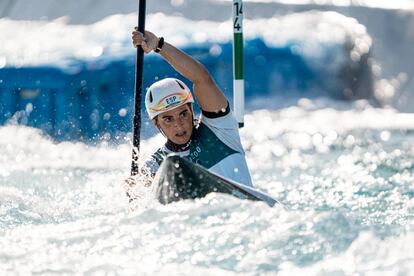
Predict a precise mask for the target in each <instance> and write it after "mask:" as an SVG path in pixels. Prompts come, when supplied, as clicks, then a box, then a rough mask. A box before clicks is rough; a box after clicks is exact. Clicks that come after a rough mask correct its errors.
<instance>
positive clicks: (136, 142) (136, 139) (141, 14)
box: [131, 0, 146, 175]
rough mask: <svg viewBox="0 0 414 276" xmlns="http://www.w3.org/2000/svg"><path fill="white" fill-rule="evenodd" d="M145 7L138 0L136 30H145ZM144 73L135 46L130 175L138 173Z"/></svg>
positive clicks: (142, 53) (142, 63)
mask: <svg viewBox="0 0 414 276" xmlns="http://www.w3.org/2000/svg"><path fill="white" fill-rule="evenodd" d="M145 9H146V0H139V8H138V31H139V32H141V33H144V32H145ZM143 75H144V51H143V50H142V48H141V47H138V48H137V59H136V63H135V99H134V102H135V105H134V119H133V140H132V146H133V147H132V163H131V175H136V174H138V157H139V156H138V154H139V147H140V136H141V93H142V81H143Z"/></svg>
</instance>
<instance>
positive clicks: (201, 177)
mask: <svg viewBox="0 0 414 276" xmlns="http://www.w3.org/2000/svg"><path fill="white" fill-rule="evenodd" d="M152 187H153V189H154V190H153V191H154V194H155V198H156V199H157V200H158V201H159V202H160V203H162V204H168V203H171V202H174V201H179V200H183V199H195V198H202V197H205V196H206V195H207V194H209V193H212V192H216V193H225V194H231V195H233V196H235V197H237V198H240V199H249V200H255V201H263V202H265V203H267V204H268V205H269V206H271V207H273V206H274V205H275V204H276V203H278V201H277V200H275V199H273V198H272V197H271V196H269V195H267V194H265V193H263V192H261V191H258V190H257V189H255V188H252V187H248V186H246V185H243V184H240V183H237V182H234V181H231V180H228V179H225V178H223V177H220V176H219V175H217V174H214V173H212V172H209V171H208V170H207V169H205V168H204V167H202V166H200V165H198V164H195V163H193V162H191V161H189V160H187V159H185V158H182V157H180V156H177V155H170V156H168V157H167V158H166V159H165V160H164V161H163V162H162V164H161V167H160V168H159V169H158V172H157V175H156V176H155V178H154V181H153V183H152Z"/></svg>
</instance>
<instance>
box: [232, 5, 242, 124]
mask: <svg viewBox="0 0 414 276" xmlns="http://www.w3.org/2000/svg"><path fill="white" fill-rule="evenodd" d="M233 103H234V114H235V115H236V119H237V121H238V122H239V127H243V126H244V74H243V1H242V0H233Z"/></svg>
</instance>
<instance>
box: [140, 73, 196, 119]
mask: <svg viewBox="0 0 414 276" xmlns="http://www.w3.org/2000/svg"><path fill="white" fill-rule="evenodd" d="M186 103H194V100H193V96H192V95H191V91H190V89H189V88H188V86H187V85H185V83H183V82H182V81H180V80H178V79H174V78H166V79H163V80H160V81H157V82H155V83H154V84H152V85H151V86H150V88H148V90H147V94H146V95H145V108H146V109H147V113H148V115H149V117H150V119H151V120H152V119H154V118H155V117H156V116H158V115H159V114H161V113H164V112H166V111H169V110H173V109H175V108H177V107H179V106H182V105H184V104H186Z"/></svg>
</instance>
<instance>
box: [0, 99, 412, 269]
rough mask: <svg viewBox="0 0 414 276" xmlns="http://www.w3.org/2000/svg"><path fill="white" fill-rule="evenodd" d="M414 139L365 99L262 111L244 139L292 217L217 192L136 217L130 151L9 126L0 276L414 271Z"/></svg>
mask: <svg viewBox="0 0 414 276" xmlns="http://www.w3.org/2000/svg"><path fill="white" fill-rule="evenodd" d="M413 130H414V116H413V115H412V114H403V113H398V112H396V111H395V110H390V109H376V108H372V107H370V106H369V105H367V104H366V103H365V102H356V103H354V104H350V103H341V102H332V101H327V100H313V101H310V100H299V101H298V102H297V103H296V104H293V105H291V106H288V107H281V108H279V109H277V110H270V109H263V110H256V111H254V112H251V113H249V114H248V115H247V117H246V127H245V128H244V129H242V131H241V135H242V141H243V144H244V147H245V149H246V154H247V159H248V163H249V166H250V169H251V173H252V176H253V181H254V183H255V185H256V187H258V188H259V189H261V190H263V191H266V192H268V193H270V194H271V195H272V196H274V197H275V198H277V199H278V200H279V201H281V202H282V203H283V204H284V205H285V209H283V208H269V207H267V206H266V205H265V204H263V203H260V202H249V201H242V200H239V199H236V198H233V197H231V196H228V195H222V194H210V195H208V196H207V197H206V198H203V199H199V200H195V201H192V200H189V201H182V202H177V203H174V204H170V205H167V206H160V205H157V204H150V205H147V206H146V207H145V208H144V207H141V208H138V209H137V210H135V211H134V212H128V203H127V201H126V198H125V196H124V194H123V190H122V187H121V186H122V180H123V179H124V178H125V177H126V176H127V175H128V171H129V158H130V154H131V153H130V146H129V145H128V144H122V145H118V146H115V145H112V146H111V145H106V144H101V145H98V146H91V145H85V144H82V143H74V142H64V143H59V144H56V143H54V142H53V141H51V140H49V139H48V138H47V137H45V136H44V135H42V134H41V133H40V132H39V131H37V130H34V129H31V128H26V127H21V126H5V127H1V128H0V137H1V140H0V153H1V155H0V165H1V166H0V214H1V216H0V232H1V235H0V246H1V249H0V273H1V274H2V275H10V274H74V273H84V274H94V273H97V274H98V273H108V274H109V273H115V274H122V275H136V274H140V275H154V274H161V275H167V274H168V275H170V274H171V273H173V272H174V274H197V275H198V274H202V273H207V274H210V275H211V274H213V275H222V274H226V275H232V274H234V275H236V274H237V275H239V274H248V275H262V274H264V275H266V274H269V275H274V273H276V272H278V273H280V274H281V275H292V274H305V273H310V274H312V275H313V274H320V275H325V274H326V275H328V274H332V273H338V274H355V273H359V274H369V273H374V274H381V275H395V274H402V275H409V274H410V273H412V272H413V271H414V259H413V256H414V249H413V247H412V246H410V244H412V243H413V241H414V232H413V222H414V220H413V216H412V214H413V210H414V190H413V186H412V184H413V180H414V173H413V171H414V170H413V162H414V161H413V160H414V143H413V141H414V134H413V133H414V132H413ZM160 143H162V137H161V136H156V137H153V138H151V139H148V140H146V141H143V145H142V149H143V150H145V151H146V152H145V153H144V155H145V154H146V155H148V154H149V153H150V152H151V151H152V150H153V149H155V148H156V147H157V146H158V145H160Z"/></svg>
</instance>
